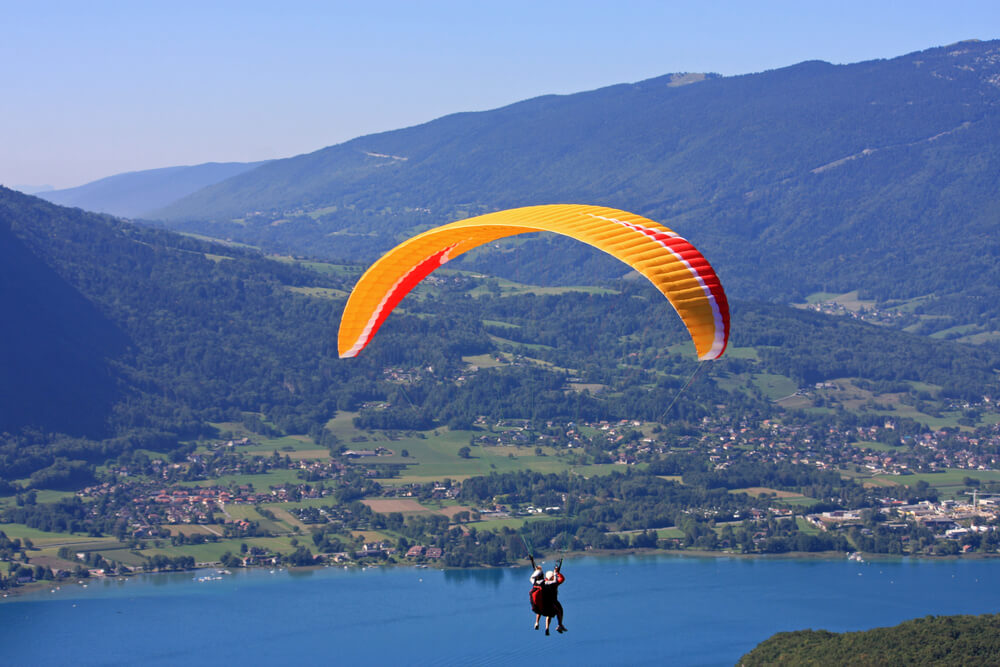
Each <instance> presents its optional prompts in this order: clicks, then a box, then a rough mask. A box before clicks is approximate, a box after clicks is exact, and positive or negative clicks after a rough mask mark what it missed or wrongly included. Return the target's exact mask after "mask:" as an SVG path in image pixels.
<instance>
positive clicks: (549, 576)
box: [545, 570, 556, 581]
mask: <svg viewBox="0 0 1000 667" xmlns="http://www.w3.org/2000/svg"><path fill="white" fill-rule="evenodd" d="M555 580H556V573H555V572H553V571H552V570H549V571H548V572H546V573H545V581H555Z"/></svg>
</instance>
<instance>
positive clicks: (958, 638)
mask: <svg viewBox="0 0 1000 667" xmlns="http://www.w3.org/2000/svg"><path fill="white" fill-rule="evenodd" d="M996 662H1000V615H998V614H985V615H982V616H927V617H925V618H917V619H914V620H911V621H905V622H903V623H900V624H899V625H897V626H894V627H890V628H875V629H874V630H865V631H861V632H846V633H840V634H838V633H833V632H828V631H826V630H798V631H795V632H781V633H778V634H776V635H774V636H773V637H771V638H770V639H767V640H765V641H764V642H762V643H761V644H759V645H758V646H757V647H756V648H754V649H753V650H752V651H750V653H748V654H746V655H745V656H743V657H742V658H740V660H739V662H738V663H737V664H739V665H742V666H743V667H755V666H757V665H847V664H850V665H956V666H957V665H972V664H977V665H983V664H991V663H996Z"/></svg>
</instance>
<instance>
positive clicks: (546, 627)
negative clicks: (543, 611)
mask: <svg viewBox="0 0 1000 667" xmlns="http://www.w3.org/2000/svg"><path fill="white" fill-rule="evenodd" d="M551 622H552V617H551V616H546V617H545V634H549V623H551Z"/></svg>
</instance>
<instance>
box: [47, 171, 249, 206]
mask: <svg viewBox="0 0 1000 667" xmlns="http://www.w3.org/2000/svg"><path fill="white" fill-rule="evenodd" d="M262 164H264V162H225V163H218V162H209V163H206V164H199V165H194V166H190V167H164V168H162V169H148V170H145V171H133V172H129V173H126V174H116V175H114V176H108V177H107V178H102V179H100V180H97V181H93V182H92V183H86V184H84V185H81V186H78V187H75V188H66V189H64V190H52V191H48V192H40V193H38V196H39V197H41V198H42V199H46V200H48V201H50V202H53V203H55V204H61V205H63V206H75V207H78V208H82V209H85V210H88V211H96V212H98V213H110V214H112V215H117V216H121V217H124V218H135V217H141V216H143V215H146V214H148V213H149V212H151V211H154V210H156V209H158V208H161V207H163V206H166V205H167V204H170V203H171V202H173V201H176V200H177V199H180V198H182V197H185V196H187V195H189V194H191V193H192V192H196V191H198V190H200V189H202V188H204V187H207V186H209V185H212V184H214V183H218V182H219V181H223V180H225V179H227V178H231V177H233V176H236V175H237V174H242V173H243V172H245V171H250V170H251V169H255V168H256V167H259V166H260V165H262Z"/></svg>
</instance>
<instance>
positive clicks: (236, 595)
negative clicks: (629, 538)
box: [0, 557, 1000, 665]
mask: <svg viewBox="0 0 1000 667" xmlns="http://www.w3.org/2000/svg"><path fill="white" fill-rule="evenodd" d="M549 565H551V564H549ZM563 570H564V573H565V574H566V583H565V584H564V585H563V586H562V589H561V592H560V600H562V602H563V606H564V607H565V609H566V619H565V620H566V626H567V627H568V628H569V629H570V631H569V632H568V633H567V634H565V635H558V634H556V633H555V632H553V633H552V635H551V636H549V637H546V636H545V635H544V633H543V632H542V631H534V630H532V624H533V621H534V615H533V614H531V612H530V610H529V608H528V600H527V598H528V588H529V586H528V583H527V581H528V574H529V570H528V569H527V568H519V569H509V570H475V571H464V570H462V571H440V570H429V569H411V568H384V569H379V568H375V569H368V570H365V571H360V570H358V569H352V570H343V569H333V568H326V569H320V570H313V571H307V572H287V571H278V572H275V573H273V574H272V573H270V572H268V571H267V570H251V571H236V572H234V573H233V574H232V575H228V576H225V577H223V579H222V580H217V581H206V582H198V581H195V580H193V579H192V574H191V573H187V574H184V575H156V576H148V577H134V578H131V579H128V580H126V581H123V582H120V581H106V582H91V583H90V585H89V586H88V587H87V588H86V589H84V588H82V587H79V586H68V585H64V586H62V587H61V589H60V590H57V591H56V592H55V593H50V592H48V589H46V592H45V593H42V594H34V595H31V596H27V597H22V598H21V599H18V600H16V601H13V602H12V601H10V600H9V599H8V600H7V601H4V603H2V604H0V656H2V660H3V662H4V663H5V664H11V665H15V664H17V665H69V664H73V665H134V664H144V665H179V664H185V665H226V664H242V665H285V664H292V663H296V662H306V661H308V662H309V663H311V664H317V663H319V664H322V663H327V664H333V665H340V664H352V663H364V664H375V665H388V664H393V665H468V664H474V665H512V664H527V663H528V662H529V661H531V662H540V663H542V664H556V665H643V664H645V665H654V664H655V665H732V664H734V663H735V662H736V660H738V659H739V658H740V656H742V655H743V654H744V653H746V652H747V651H749V650H750V649H752V648H753V647H754V646H755V645H757V644H758V643H759V642H760V641H762V640H764V639H766V638H767V637H769V636H770V635H772V634H773V633H775V632H779V631H783V630H797V629H804V628H815V629H819V628H823V629H827V630H832V631H845V630H861V629H867V628H872V627H878V626H885V625H894V624H896V623H899V622H900V621H903V620H906V619H909V618H915V617H919V616H925V615H928V614H935V615H938V614H981V613H996V612H997V611H998V610H1000V603H998V602H997V601H996V599H997V592H998V591H1000V561H983V560H971V561H942V562H931V561H906V560H904V561H895V562H867V563H853V562H849V561H847V560H843V561H840V560H834V561H829V560H828V561H823V560H749V559H735V558H704V559H702V558H683V557H614V558H576V559H571V560H568V561H567V562H566V564H565V566H564V568H563ZM213 572H214V571H213ZM199 574H200V575H204V574H207V573H199Z"/></svg>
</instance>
